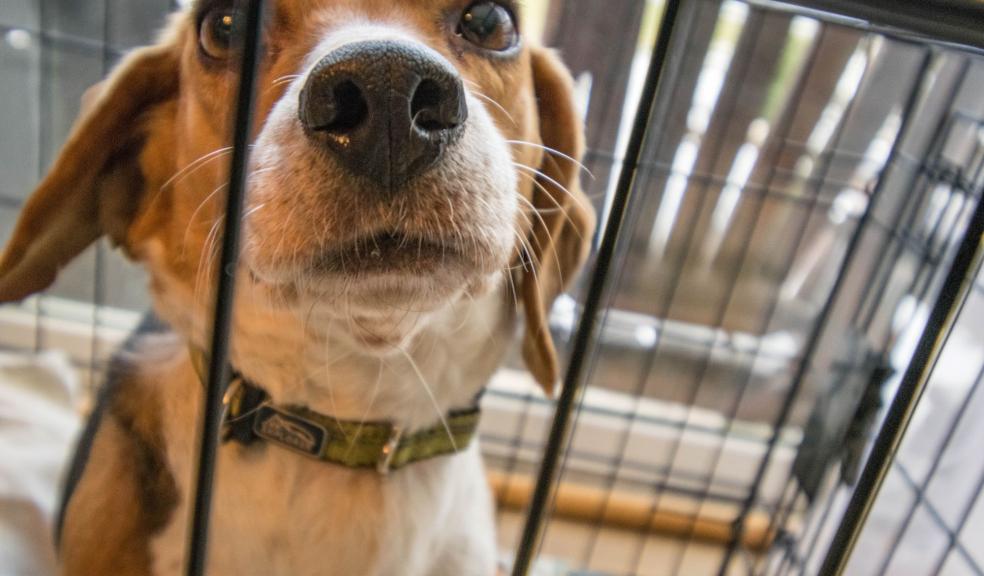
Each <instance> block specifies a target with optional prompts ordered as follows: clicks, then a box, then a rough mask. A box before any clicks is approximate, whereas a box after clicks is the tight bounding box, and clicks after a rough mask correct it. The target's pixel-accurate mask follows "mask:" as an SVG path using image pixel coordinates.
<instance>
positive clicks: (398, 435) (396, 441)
mask: <svg viewBox="0 0 984 576" xmlns="http://www.w3.org/2000/svg"><path fill="white" fill-rule="evenodd" d="M402 438H403V429H402V428H400V427H398V426H393V427H392V429H391V431H390V437H389V440H387V441H386V443H385V444H383V448H382V450H380V451H379V460H377V461H376V471H377V472H379V473H380V474H382V475H383V476H386V475H387V474H389V473H390V466H391V465H392V463H393V457H394V456H396V451H397V449H398V448H399V447H400V440H401V439H402Z"/></svg>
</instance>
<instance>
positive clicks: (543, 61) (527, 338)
mask: <svg viewBox="0 0 984 576" xmlns="http://www.w3.org/2000/svg"><path fill="white" fill-rule="evenodd" d="M532 65H533V85H534V90H535V93H536V100H537V107H538V112H539V119H540V138H541V140H542V142H543V145H544V146H546V147H548V148H551V149H553V151H554V152H552V153H551V152H546V153H545V154H544V156H543V162H542V164H541V165H540V166H539V170H540V172H541V173H542V175H541V176H538V177H537V181H536V185H535V186H534V192H533V202H532V203H533V206H534V208H535V210H536V211H537V213H538V214H539V217H537V216H533V217H532V221H533V226H532V230H531V232H530V238H529V242H528V243H527V244H528V246H529V249H530V250H531V251H532V254H529V255H528V260H529V262H527V263H526V266H525V268H526V269H525V270H524V271H523V272H522V275H523V278H522V285H521V287H520V290H521V292H522V299H523V309H524V312H525V314H526V333H525V334H524V337H523V359H524V360H525V361H526V366H527V368H528V369H529V371H530V372H531V373H532V374H533V376H534V377H535V378H536V380H537V381H538V382H539V383H540V385H541V386H542V387H543V389H544V391H545V392H546V393H547V395H548V396H550V395H552V394H553V389H554V385H555V383H556V382H557V379H558V378H559V377H560V368H559V366H558V361H557V352H556V349H555V348H554V343H553V339H552V338H551V336H550V326H549V323H548V317H549V313H550V307H551V306H552V305H553V302H554V300H555V299H556V298H557V296H559V295H560V294H561V293H562V292H563V291H564V290H565V289H566V288H567V287H568V286H569V285H570V283H571V281H572V280H573V279H574V277H575V276H576V274H577V272H578V270H579V269H580V268H581V265H582V264H583V263H584V260H585V259H586V258H587V256H588V252H589V250H590V247H591V236H592V233H593V232H594V227H595V213H594V209H593V208H592V207H591V203H590V202H589V201H588V198H587V197H586V196H585V195H584V193H583V192H582V191H581V184H580V172H581V166H580V164H579V163H578V161H580V159H581V156H582V153H583V151H584V130H583V127H582V123H581V117H580V115H579V114H578V112H577V110H576V107H575V105H574V96H573V90H574V82H573V79H572V78H571V75H570V73H569V72H568V71H567V69H566V68H565V67H564V65H563V64H562V63H561V62H560V60H559V59H558V58H557V57H556V56H555V55H554V54H553V52H551V51H549V50H546V49H544V48H534V49H533V50H532ZM572 159H576V160H572Z"/></svg>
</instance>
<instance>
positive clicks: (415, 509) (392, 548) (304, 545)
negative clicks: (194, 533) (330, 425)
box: [154, 445, 495, 576]
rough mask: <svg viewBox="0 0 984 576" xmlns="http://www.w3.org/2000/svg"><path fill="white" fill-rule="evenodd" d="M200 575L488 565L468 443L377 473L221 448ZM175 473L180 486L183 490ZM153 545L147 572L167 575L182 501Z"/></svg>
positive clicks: (477, 474)
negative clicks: (450, 453)
mask: <svg viewBox="0 0 984 576" xmlns="http://www.w3.org/2000/svg"><path fill="white" fill-rule="evenodd" d="M219 466H220V469H219V473H218V478H217V486H218V487H221V489H220V490H219V491H217V492H216V494H215V496H214V503H213V516H212V527H211V532H210V557H209V569H208V573H209V574H214V575H217V576H225V575H230V576H231V575H236V576H241V575H251V574H255V575H257V576H259V575H263V576H276V575H285V576H286V575H290V576H305V575H312V576H313V575H324V576H333V575H339V576H341V575H366V576H369V575H379V576H385V575H393V576H397V575H400V576H414V575H420V576H424V575H438V574H449V575H450V574H461V575H464V574H476V575H479V574H481V575H486V576H488V575H490V574H492V573H493V571H494V568H493V564H494V555H495V549H494V535H493V534H491V533H488V532H489V530H488V529H487V528H485V527H487V526H491V525H492V520H491V500H490V496H489V493H488V489H487V487H486V484H485V480H484V478H483V474H482V468H481V461H480V458H479V455H478V451H477V447H475V446H473V447H472V448H470V449H469V450H468V451H467V452H466V453H463V454H459V455H457V456H454V457H452V458H442V459H436V460H433V461H429V462H425V463H420V464H417V465H414V466H411V467H410V468H408V469H404V470H401V471H395V472H393V473H392V474H391V475H390V476H387V477H381V476H379V475H377V474H376V473H375V472H363V471H353V470H349V469H345V468H341V467H338V466H335V465H331V464H324V463H321V462H316V461H313V460H308V459H306V458H304V457H302V456H299V455H296V454H293V453H290V452H287V451H285V450H283V449H280V448H278V447H275V446H269V445H268V446H260V447H254V448H250V449H244V448H242V447H241V446H238V445H227V446H224V447H223V450H222V454H221V456H220V464H219ZM187 493H188V492H187V483H184V482H182V494H187ZM182 500H183V501H182V505H181V506H179V508H178V510H177V511H176V513H175V516H174V518H173V520H172V522H171V525H170V526H169V527H168V529H167V530H166V531H165V532H164V533H163V534H162V535H161V536H160V537H159V538H158V539H157V540H156V541H155V543H154V557H155V567H156V574H157V575H159V576H164V575H171V574H179V573H180V572H181V570H182V566H183V561H184V547H185V544H186V541H187V537H186V530H185V526H186V524H187V514H188V506H187V500H186V499H184V498H183V499H182Z"/></svg>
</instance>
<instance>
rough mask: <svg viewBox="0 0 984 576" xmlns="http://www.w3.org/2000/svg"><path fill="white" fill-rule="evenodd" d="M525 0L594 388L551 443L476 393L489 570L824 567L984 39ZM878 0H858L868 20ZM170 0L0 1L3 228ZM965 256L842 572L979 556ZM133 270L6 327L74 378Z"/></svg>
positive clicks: (116, 328) (959, 227)
mask: <svg viewBox="0 0 984 576" xmlns="http://www.w3.org/2000/svg"><path fill="white" fill-rule="evenodd" d="M529 4H530V6H528V7H526V9H527V10H528V11H530V12H531V14H538V15H539V16H537V17H538V18H540V19H542V28H543V33H544V37H545V41H546V42H547V43H548V44H550V45H554V46H557V47H558V49H559V51H560V53H561V56H562V57H563V58H564V59H565V61H566V62H567V63H568V65H569V66H570V67H571V69H572V71H573V72H574V75H575V78H576V81H577V87H578V92H579V94H580V96H581V99H582V104H583V108H584V110H585V121H586V124H587V129H588V139H589V141H588V144H589V150H588V152H587V155H586V158H585V162H584V163H585V166H586V174H585V176H584V187H585V189H586V190H587V192H588V194H589V197H590V198H591V200H592V202H593V203H594V204H595V207H596V209H597V210H598V212H599V214H600V215H601V216H602V218H601V220H602V221H603V222H604V221H607V222H611V223H612V224H611V225H612V226H617V227H618V228H603V229H602V230H600V231H599V234H598V239H597V242H596V244H597V247H598V249H599V250H600V252H601V256H600V257H597V256H596V260H597V261H600V263H601V266H600V267H598V268H594V270H595V272H596V274H604V272H605V270H606V268H608V267H609V265H610V275H609V276H608V278H607V284H606V283H605V280H606V279H605V277H604V276H595V277H587V278H583V279H582V281H581V283H580V284H579V285H578V286H577V287H576V288H575V289H574V290H573V291H572V294H571V295H570V296H569V297H567V298H562V299H561V301H560V302H559V303H558V305H557V306H555V308H554V310H553V314H552V318H551V326H552V329H553V332H554V336H555V338H556V339H557V340H558V342H564V343H566V344H567V348H568V352H569V353H570V352H571V351H573V352H574V356H573V358H571V360H572V363H573V364H574V366H575V367H576V369H575V370H574V371H572V374H573V376H572V375H570V374H569V377H568V384H571V383H574V384H579V385H580V384H583V385H584V386H585V389H584V393H583V395H580V394H577V393H576V392H578V389H574V388H569V389H568V391H567V392H565V394H566V395H565V396H564V397H562V400H561V407H562V410H561V411H560V413H561V416H562V417H565V415H568V413H567V412H564V410H563V407H565V406H566V407H570V408H571V409H572V410H573V411H572V412H571V413H569V415H570V416H571V417H572V419H571V420H570V421H569V422H568V423H567V424H565V425H564V426H562V427H560V428H558V427H556V426H555V428H554V430H555V431H557V430H560V431H561V432H563V431H565V430H566V426H568V425H569V426H570V427H571V433H570V435H569V436H566V435H564V434H556V435H548V433H549V432H550V426H551V423H552V422H554V423H555V422H557V421H556V420H553V418H555V408H556V405H557V404H556V403H555V402H554V401H553V400H551V399H548V398H546V397H544V396H543V395H542V393H540V392H539V391H538V390H536V389H535V387H534V386H533V385H532V384H531V382H530V379H529V377H528V376H525V375H524V374H523V373H522V367H521V365H520V363H519V362H518V355H517V358H514V359H512V360H511V361H510V363H509V365H508V366H507V367H506V368H505V369H504V370H503V371H501V372H500V374H499V375H498V376H497V377H496V379H495V380H494V381H493V382H492V383H491V385H490V387H489V390H488V393H487V394H486V396H485V400H484V409H485V412H486V417H485V421H484V422H483V428H482V440H483V454H484V456H485V460H486V463H487V466H488V468H489V474H490V478H491V482H492V485H493V489H494V492H495V496H496V500H497V519H498V530H499V541H500V545H501V547H502V549H503V557H504V561H505V563H506V564H508V563H509V561H510V560H511V559H512V558H513V556H514V551H516V550H518V552H519V557H520V562H519V563H518V564H517V568H516V571H517V573H522V572H524V571H525V569H526V566H524V565H523V564H522V559H523V557H524V556H525V557H527V558H535V559H536V560H535V561H534V562H532V563H531V564H530V565H529V568H530V570H531V572H532V573H534V574H555V573H556V574H566V573H591V574H653V575H664V574H666V575H670V574H681V575H701V574H770V575H771V574H815V573H818V572H819V571H821V570H822V569H825V568H822V567H824V566H826V565H827V564H825V562H826V561H827V560H828V558H829V557H830V555H831V550H835V549H837V545H835V544H836V542H838V537H839V536H840V534H841V532H842V531H843V529H844V526H845V525H846V524H847V523H848V520H845V519H850V517H851V515H850V513H846V514H845V510H848V511H850V510H851V509H852V494H853V492H852V488H851V486H852V485H854V484H855V483H856V482H858V479H859V477H863V475H862V469H863V468H864V464H865V458H864V456H865V454H866V450H867V447H868V445H869V443H870V440H871V438H873V437H874V435H875V434H876V432H878V431H879V430H883V428H882V425H883V421H884V420H883V414H884V410H883V409H882V408H883V407H884V406H885V405H887V404H888V403H890V402H891V401H892V399H893V398H895V396H896V391H897V390H899V389H902V388H904V386H905V385H906V382H905V378H904V375H905V374H906V373H907V372H908V371H909V370H910V368H911V366H916V365H918V364H919V363H920V362H925V361H926V358H922V357H920V355H919V354H917V352H918V350H919V347H918V343H919V341H920V337H921V336H924V335H925V334H927V333H928V332H929V331H931V330H933V329H934V326H933V324H932V323H931V322H930V317H931V310H932V309H934V305H935V304H936V303H937V302H938V298H939V297H940V295H941V293H943V292H945V290H944V287H945V283H946V280H947V277H948V273H949V272H950V271H951V269H952V268H953V263H954V261H955V260H956V258H955V255H956V254H957V253H958V247H959V246H960V245H961V242H962V241H964V240H965V235H966V233H967V231H968V230H969V229H971V223H972V220H971V218H972V214H974V211H975V209H976V208H977V207H978V206H979V201H980V196H981V190H982V187H984V173H982V171H984V120H982V119H984V99H982V98H980V94H981V93H982V91H984V61H982V60H981V58H980V57H979V56H977V55H975V54H974V53H972V52H969V51H966V50H964V49H961V48H957V47H954V46H951V45H949V44H944V43H941V42H939V40H958V41H959V40H965V39H966V37H965V36H964V35H962V33H961V30H962V28H961V27H960V26H959V25H955V26H953V27H951V28H946V29H945V30H944V31H943V32H941V33H945V36H940V37H939V38H935V39H934V38H928V37H914V36H911V35H906V34H902V33H899V32H897V31H893V30H889V29H886V28H884V27H881V26H875V25H872V24H871V23H869V22H867V21H865V20H856V19H848V18H845V15H844V14H825V13H819V12H816V11H814V10H811V9H809V8H807V7H805V5H816V6H817V7H820V8H828V9H840V8H843V6H841V4H844V5H849V4H851V3H839V2H816V3H810V2H795V3H794V4H796V5H793V4H783V3H773V2H765V1H763V2H744V1H738V0H684V1H677V0H650V1H646V0H620V1H618V2H605V1H601V0H554V1H552V2H543V3H536V2H529ZM875 4H876V5H873V6H872V7H871V10H873V11H874V12H870V13H869V12H864V11H865V10H868V8H866V7H863V10H861V11H862V12H864V14H862V16H868V17H872V15H875V16H877V15H879V14H881V15H885V13H884V12H879V10H882V11H884V9H885V6H882V5H881V4H880V3H875ZM174 7H175V6H174V3H172V2H168V1H164V0H155V1H152V0H145V1H142V2H111V1H110V0H99V1H95V0H93V1H92V2H56V1H53V0H43V1H40V2H28V1H26V0H24V1H14V2H5V3H4V4H3V5H0V33H2V34H3V37H4V42H3V43H2V46H0V58H2V60H0V64H2V67H0V75H3V77H4V78H5V79H7V80H10V81H6V80H5V81H2V82H0V94H2V101H3V102H4V103H5V106H4V107H2V109H0V115H2V116H3V118H0V121H2V123H3V125H4V126H5V127H10V133H15V132H16V133H17V134H19V135H21V136H22V138H19V139H17V140H16V141H15V139H12V138H7V137H4V138H0V159H2V161H3V162H2V163H3V164H4V165H6V166H18V167H22V168H23V169H18V170H9V171H4V172H3V173H2V174H0V232H2V236H4V237H6V236H7V235H8V234H9V228H10V225H11V224H12V222H13V217H14V215H15V214H16V211H17V209H18V208H19V206H20V204H21V202H22V200H23V197H24V194H26V192H27V191H28V190H30V189H31V187H32V184H33V183H34V182H35V181H36V179H37V177H38V176H39V175H40V174H41V173H42V172H43V171H44V167H45V166H47V164H48V163H49V162H50V160H51V158H52V157H53V154H54V152H55V151H56V150H57V149H58V147H59V145H60V143H61V141H62V140H63V138H64V135H65V134H66V133H67V131H68V129H69V127H70V124H71V121H72V118H74V116H75V113H76V112H77V102H78V101H79V99H80V97H81V95H82V93H83V91H84V90H85V88H86V87H87V86H89V85H91V84H93V83H95V82H97V81H98V80H99V78H101V77H102V76H104V74H105V72H106V71H107V70H108V69H109V67H111V66H112V64H113V63H114V62H115V61H116V60H117V59H118V58H119V57H120V55H121V54H122V53H123V51H124V50H125V49H127V48H129V47H133V46H136V45H140V44H143V43H146V42H148V41H149V40H150V38H151V37H152V33H153V30H154V29H155V28H156V27H158V26H159V25H160V23H161V22H162V19H163V17H164V14H165V13H166V12H167V11H169V10H170V9H172V8H174ZM851 15H856V14H854V13H853V12H852V14H851ZM875 20H876V22H878V21H884V22H889V21H891V20H892V19H891V18H887V17H886V18H885V19H884V20H879V19H877V18H876V19H875ZM946 23H947V25H949V24H950V23H952V20H951V19H947V20H946ZM903 24H904V25H906V26H907V27H909V28H910V29H915V30H918V31H920V32H923V33H927V32H932V30H930V29H928V27H926V26H921V25H920V24H919V23H918V22H915V23H914V22H903ZM976 24H980V23H979V22H978V23H976ZM976 24H975V21H973V20H971V21H968V22H967V23H966V26H967V27H972V26H974V25H976ZM940 26H941V27H942V26H943V24H942V23H941V25H940ZM8 103H10V105H9V106H8V105H7V104H8ZM5 130H6V128H5ZM622 201H627V202H628V203H627V204H623V203H622ZM623 209H624V210H625V212H624V214H622V212H621V210H623ZM613 214H614V217H611V218H609V217H610V216H612V215H613ZM616 231H617V232H618V233H619V234H620V236H616V235H615V232H616ZM971 240H973V239H971ZM967 244H968V243H967V242H966V241H964V245H967ZM606 247H607V248H608V249H610V250H609V251H608V252H607V253H606ZM589 269H591V267H589ZM974 274H975V278H976V280H975V283H974V284H973V289H972V290H971V292H970V294H971V295H970V296H969V297H968V298H967V299H966V300H964V299H959V300H958V301H959V302H960V303H961V306H962V308H961V312H960V315H959V317H958V318H957V320H956V322H955V323H954V324H953V325H952V326H948V327H947V329H946V330H944V334H945V335H946V340H945V345H944V346H943V348H942V355H941V356H940V357H939V358H938V359H937V360H936V362H935V363H934V364H933V366H932V368H933V371H932V377H931V378H930V379H929V382H928V384H927V388H926V392H925V394H924V395H923V402H922V403H921V404H920V406H919V409H918V410H917V411H916V412H915V414H914V417H913V420H912V422H911V425H910V432H909V434H908V436H906V440H905V441H904V442H903V444H902V445H901V449H900V451H899V453H898V457H897V458H895V459H894V460H890V471H889V473H888V475H887V477H886V478H885V481H884V484H883V486H882V488H881V491H880V493H878V498H877V500H876V501H875V504H874V506H873V508H872V509H871V512H870V521H869V522H867V523H866V524H863V529H861V530H860V538H859V539H858V540H857V544H856V548H855V550H856V552H857V553H855V554H854V555H851V556H850V559H849V561H848V564H847V570H848V573H850V574H981V573H982V568H981V567H982V566H984V557H982V556H981V549H980V546H979V542H981V541H982V538H984V512H982V511H984V504H981V498H979V493H980V492H981V489H982V488H984V468H982V464H981V460H980V458H979V457H977V455H976V451H975V448H976V446H975V445H974V443H973V438H975V437H979V435H980V432H981V430H980V426H979V424H978V422H979V421H980V420H981V418H980V416H981V415H982V414H984V404H982V402H984V396H982V393H981V392H980V391H979V388H980V387H981V386H980V384H981V379H982V376H981V375H982V372H984V357H982V353H981V350H984V346H982V342H981V340H982V339H984V336H982V333H981V331H980V328H979V326H977V325H976V323H975V321H974V320H975V319H976V318H979V317H980V314H981V311H980V310H979V308H980V307H981V305H982V297H984V287H982V280H981V278H980V272H975V273H974ZM142 286H143V279H142V277H141V275H140V273H139V272H137V271H136V270H135V269H133V268H131V267H129V266H128V265H126V264H124V263H123V260H122V259H120V258H118V257H117V256H115V255H114V254H113V253H112V252H110V251H109V250H108V249H107V248H106V247H105V246H101V245H100V246H98V247H97V248H95V249H94V250H92V251H90V253H89V254H88V256H86V257H85V258H82V259H80V260H79V261H78V262H77V263H76V264H73V266H72V267H71V268H69V269H68V270H67V271H66V273H65V274H63V275H62V277H61V279H60V280H59V283H58V284H57V285H55V287H53V288H52V289H51V290H49V291H48V292H47V293H46V295H45V296H42V297H40V298H36V299H33V300H31V301H29V302H27V303H25V304H23V305H21V306H19V307H6V308H4V309H3V314H2V315H0V316H2V317H0V321H2V322H4V326H5V327H7V326H10V327H12V329H5V330H3V331H0V343H2V345H3V346H4V347H5V348H8V349H17V350H23V349H30V350H42V349H49V348H64V349H68V350H69V352H70V355H71V357H72V358H73V359H74V360H75V364H76V367H77V368H79V370H80V373H81V374H82V375H83V377H84V378H85V379H86V380H87V381H88V382H89V383H91V384H92V385H93V386H94V385H95V383H96V382H98V381H99V380H100V379H101V371H102V366H103V363H104V361H105V359H106V358H107V357H108V355H109V354H111V352H112V350H113V347H114V346H115V344H116V343H117V342H118V341H119V340H120V339H121V338H122V337H123V335H125V333H126V332H127V331H128V330H129V329H130V328H132V327H133V326H134V325H135V324H136V322H137V320H138V318H139V313H138V312H137V310H139V309H140V308H142V307H143V306H145V304H146V302H145V299H144V296H143V295H142ZM80 302H81V303H85V304H80ZM586 318H587V319H589V320H594V319H595V318H597V321H598V325H597V327H596V328H591V327H590V325H589V328H588V329H585V328H584V326H585V325H584V324H580V323H579V322H582V321H584V320H585V319H586ZM579 327H580V328H579ZM936 328H940V327H936ZM579 330H580V331H579ZM581 335H583V336H584V337H583V338H581ZM554 441H556V442H557V446H555V447H559V448H562V450H560V451H559V452H558V454H559V455H560V459H559V460H557V461H556V462H555V464H556V466H557V467H556V469H554V470H553V472H552V473H551V474H549V475H548V476H540V480H539V482H541V483H540V484H538V480H537V478H538V477H537V471H538V470H544V469H546V468H549V466H550V463H551V460H550V459H549V458H548V461H547V464H548V466H547V467H546V468H541V458H542V456H543V454H544V450H545V448H549V443H553V442H554ZM544 478H550V479H555V480H556V482H553V483H551V484H543V483H542V482H543V480H544ZM874 495H875V491H872V493H871V494H870V496H872V497H873V496H874ZM862 496H869V494H863V495H862ZM854 497H855V498H857V495H856V494H854ZM531 502H532V503H533V506H532V508H533V511H534V516H533V517H532V518H533V520H531V519H530V518H531V517H530V516H528V515H527V511H528V510H529V509H530V504H531ZM538 504H544V505H545V508H544V510H545V511H546V512H547V514H546V521H545V524H544V526H543V527H542V529H541V528H540V527H539V525H538V522H537V521H536V519H535V512H536V510H537V509H538ZM199 568H201V567H200V566H199Z"/></svg>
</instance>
